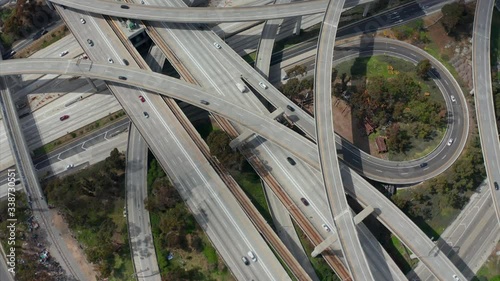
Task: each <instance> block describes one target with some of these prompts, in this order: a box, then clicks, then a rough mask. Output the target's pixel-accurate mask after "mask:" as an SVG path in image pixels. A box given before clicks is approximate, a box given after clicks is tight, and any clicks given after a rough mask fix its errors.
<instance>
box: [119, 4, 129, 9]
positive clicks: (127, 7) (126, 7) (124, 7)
mask: <svg viewBox="0 0 500 281" xmlns="http://www.w3.org/2000/svg"><path fill="white" fill-rule="evenodd" d="M120 8H122V9H130V7H129V6H127V5H121V6H120Z"/></svg>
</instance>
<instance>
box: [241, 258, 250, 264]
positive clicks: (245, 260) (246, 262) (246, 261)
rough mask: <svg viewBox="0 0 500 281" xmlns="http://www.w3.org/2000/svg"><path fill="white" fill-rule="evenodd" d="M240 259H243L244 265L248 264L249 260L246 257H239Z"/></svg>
mask: <svg viewBox="0 0 500 281" xmlns="http://www.w3.org/2000/svg"><path fill="white" fill-rule="evenodd" d="M241 260H242V261H243V263H244V264H245V265H249V264H250V262H249V261H248V259H247V257H241Z"/></svg>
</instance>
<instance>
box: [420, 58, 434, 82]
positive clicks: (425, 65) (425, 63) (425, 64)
mask: <svg viewBox="0 0 500 281" xmlns="http://www.w3.org/2000/svg"><path fill="white" fill-rule="evenodd" d="M431 69H432V65H431V62H430V61H429V60H428V59H424V60H421V61H419V62H418V64H417V75H418V76H419V77H420V78H422V79H427V78H429V71H430V70H431Z"/></svg>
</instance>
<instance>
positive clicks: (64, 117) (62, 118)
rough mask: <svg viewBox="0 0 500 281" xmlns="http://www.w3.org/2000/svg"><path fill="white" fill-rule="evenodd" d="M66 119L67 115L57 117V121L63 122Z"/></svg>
mask: <svg viewBox="0 0 500 281" xmlns="http://www.w3.org/2000/svg"><path fill="white" fill-rule="evenodd" d="M68 118H69V115H63V116H61V117H59V120H61V121H64V120H66V119H68Z"/></svg>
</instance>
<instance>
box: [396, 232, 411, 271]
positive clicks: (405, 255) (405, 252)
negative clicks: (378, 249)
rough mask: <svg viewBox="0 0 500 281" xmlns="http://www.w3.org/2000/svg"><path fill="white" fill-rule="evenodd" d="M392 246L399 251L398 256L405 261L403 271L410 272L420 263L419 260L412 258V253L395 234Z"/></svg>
mask: <svg viewBox="0 0 500 281" xmlns="http://www.w3.org/2000/svg"><path fill="white" fill-rule="evenodd" d="M391 244H392V246H393V247H394V249H396V250H397V253H396V255H397V256H399V257H401V258H402V259H403V260H404V261H405V263H404V267H403V269H402V271H403V272H409V271H410V270H411V269H412V268H413V267H414V266H415V265H416V264H417V263H418V260H417V259H412V258H410V256H411V254H412V252H411V251H410V250H409V249H408V248H406V246H405V245H403V243H401V241H399V239H398V238H397V237H396V236H394V235H393V234H391Z"/></svg>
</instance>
